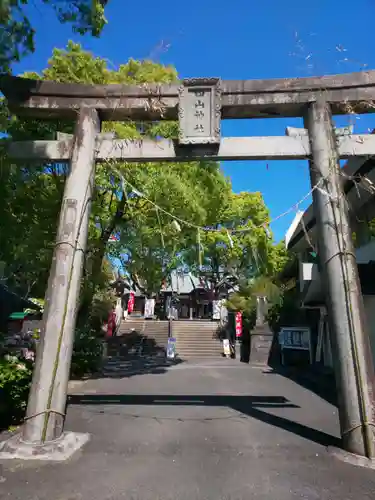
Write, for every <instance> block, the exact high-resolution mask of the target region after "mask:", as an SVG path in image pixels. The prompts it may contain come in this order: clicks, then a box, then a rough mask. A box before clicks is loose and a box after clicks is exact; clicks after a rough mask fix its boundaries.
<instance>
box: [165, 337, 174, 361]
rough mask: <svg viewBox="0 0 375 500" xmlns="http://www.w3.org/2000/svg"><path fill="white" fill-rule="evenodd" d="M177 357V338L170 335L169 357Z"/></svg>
mask: <svg viewBox="0 0 375 500" xmlns="http://www.w3.org/2000/svg"><path fill="white" fill-rule="evenodd" d="M175 357H176V339H175V338H173V337H169V339H168V345H167V358H168V359H175Z"/></svg>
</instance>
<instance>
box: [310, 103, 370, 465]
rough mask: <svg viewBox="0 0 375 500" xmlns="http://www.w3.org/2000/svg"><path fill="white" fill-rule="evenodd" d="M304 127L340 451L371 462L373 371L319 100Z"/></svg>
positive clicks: (330, 137)
mask: <svg viewBox="0 0 375 500" xmlns="http://www.w3.org/2000/svg"><path fill="white" fill-rule="evenodd" d="M305 127H306V128H307V129H308V132H309V138H310V144H311V155H312V159H311V161H310V177H311V184H312V186H316V185H318V186H319V187H318V188H316V189H314V191H313V205H314V212H315V216H316V221H317V230H318V255H319V259H320V264H321V275H322V281H323V283H324V286H325V292H326V304H327V312H328V320H329V323H330V332H331V335H332V345H333V348H334V352H333V361H334V366H335V376H336V387H337V393H338V404H339V419H340V428H341V437H342V447H343V448H344V450H346V451H347V452H350V453H353V454H356V455H360V456H362V457H367V458H370V459H373V458H374V456H375V446H374V441H375V440H374V430H375V428H374V425H373V422H374V420H375V419H374V365H373V359H372V354H371V347H370V340H369V336H368V333H367V331H366V325H365V314H364V306H363V298H362V293H361V287H360V282H359V276H358V268H357V263H356V257H355V253H354V246H353V241H352V234H351V229H350V224H349V212H348V204H347V202H346V199H345V193H344V191H343V185H342V177H341V175H340V164H339V156H338V152H337V147H336V137H335V134H334V128H333V124H332V115H331V109H330V105H329V104H328V103H327V102H326V101H325V99H324V97H323V96H322V98H320V99H319V100H317V101H316V102H313V103H311V104H310V105H309V108H308V110H307V113H306V117H305Z"/></svg>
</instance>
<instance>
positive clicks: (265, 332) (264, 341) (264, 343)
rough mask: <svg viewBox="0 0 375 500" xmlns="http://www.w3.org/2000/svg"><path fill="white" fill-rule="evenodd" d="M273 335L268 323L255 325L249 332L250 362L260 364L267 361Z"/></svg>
mask: <svg viewBox="0 0 375 500" xmlns="http://www.w3.org/2000/svg"><path fill="white" fill-rule="evenodd" d="M273 337H274V335H273V332H272V330H271V328H270V327H269V325H268V324H264V325H257V326H255V328H254V329H253V330H252V331H251V333H250V339H251V340H250V363H256V364H262V365H267V364H268V363H269V360H270V357H271V350H272V343H273Z"/></svg>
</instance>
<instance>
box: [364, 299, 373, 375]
mask: <svg viewBox="0 0 375 500" xmlns="http://www.w3.org/2000/svg"><path fill="white" fill-rule="evenodd" d="M363 302H364V305H365V314H366V320H367V328H368V332H369V335H370V342H371V348H372V359H373V360H374V365H375V295H364V296H363Z"/></svg>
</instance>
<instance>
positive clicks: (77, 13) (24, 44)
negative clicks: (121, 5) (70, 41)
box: [0, 0, 108, 73]
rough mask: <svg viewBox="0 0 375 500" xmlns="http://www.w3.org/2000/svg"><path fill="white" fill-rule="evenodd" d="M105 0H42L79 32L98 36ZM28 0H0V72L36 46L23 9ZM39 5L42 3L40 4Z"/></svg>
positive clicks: (31, 28)
mask: <svg viewBox="0 0 375 500" xmlns="http://www.w3.org/2000/svg"><path fill="white" fill-rule="evenodd" d="M107 3H108V0H42V4H44V5H45V6H46V7H47V6H50V7H52V8H53V9H54V10H55V11H56V14H57V17H58V19H59V21H60V22H61V23H71V24H72V27H73V30H74V31H75V32H77V33H79V34H81V35H83V34H85V33H87V32H90V33H91V34H92V35H93V36H99V35H100V33H101V31H102V29H103V26H104V25H105V24H106V22H107V21H106V18H105V16H104V7H105V5H106V4H107ZM29 4H34V2H32V1H29V0H1V2H0V73H2V72H7V71H9V70H10V67H11V64H12V62H18V61H19V60H20V59H21V58H22V57H23V56H24V55H26V54H28V53H30V52H34V50H35V30H34V28H33V26H32V24H31V22H30V19H29V17H28V15H27V12H26V9H27V6H28V5H29ZM39 7H40V8H41V7H42V5H40V6H39Z"/></svg>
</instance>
